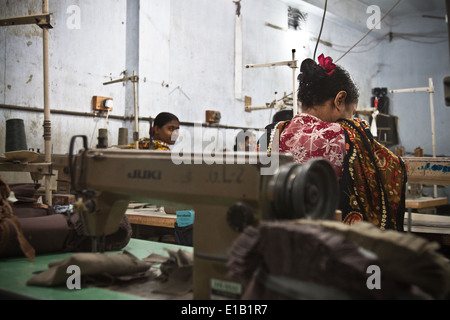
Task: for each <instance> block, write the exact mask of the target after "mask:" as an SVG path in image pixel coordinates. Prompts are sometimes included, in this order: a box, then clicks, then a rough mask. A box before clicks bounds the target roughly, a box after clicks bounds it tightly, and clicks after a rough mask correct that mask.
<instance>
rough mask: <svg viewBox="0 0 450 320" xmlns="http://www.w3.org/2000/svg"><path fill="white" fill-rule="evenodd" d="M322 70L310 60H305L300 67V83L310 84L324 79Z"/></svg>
mask: <svg viewBox="0 0 450 320" xmlns="http://www.w3.org/2000/svg"><path fill="white" fill-rule="evenodd" d="M324 76H325V72H324V70H323V69H322V68H321V67H320V66H319V65H318V64H317V63H316V62H315V61H314V60H312V59H309V58H308V59H305V60H303V62H302V65H301V66H300V75H299V76H298V80H299V81H300V83H305V84H307V83H312V82H316V81H318V80H320V79H322V78H324Z"/></svg>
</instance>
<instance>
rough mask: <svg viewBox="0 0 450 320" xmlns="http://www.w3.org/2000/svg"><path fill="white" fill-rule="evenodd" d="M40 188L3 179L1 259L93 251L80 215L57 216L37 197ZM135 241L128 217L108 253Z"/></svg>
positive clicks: (108, 241) (111, 240) (108, 245)
mask: <svg viewBox="0 0 450 320" xmlns="http://www.w3.org/2000/svg"><path fill="white" fill-rule="evenodd" d="M38 188H39V185H35V184H14V185H8V184H6V183H5V182H4V181H3V180H2V178H1V177H0V190H1V195H0V201H1V209H0V258H2V257H14V256H22V255H24V254H25V256H27V257H28V258H29V260H30V261H33V259H34V256H35V254H46V253H60V252H82V251H83V252H90V251H92V241H91V239H90V238H89V237H87V236H86V235H85V234H84V231H83V225H82V222H81V219H80V216H79V214H78V213H76V212H72V211H64V212H63V213H57V212H55V210H53V208H52V207H49V206H48V205H46V204H42V203H39V202H38V201H37V198H36V197H35V194H36V191H37V189H38ZM130 238H131V226H130V223H129V221H128V219H127V218H126V216H124V218H123V220H122V222H121V224H120V226H119V229H118V231H117V232H115V233H114V234H111V235H108V236H106V237H105V250H106V251H112V250H120V249H122V248H124V247H125V246H126V245H127V244H128V242H129V241H130Z"/></svg>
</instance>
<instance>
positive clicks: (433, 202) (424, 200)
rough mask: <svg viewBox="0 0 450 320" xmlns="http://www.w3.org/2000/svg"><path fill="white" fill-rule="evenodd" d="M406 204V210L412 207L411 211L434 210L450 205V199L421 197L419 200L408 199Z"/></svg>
mask: <svg viewBox="0 0 450 320" xmlns="http://www.w3.org/2000/svg"><path fill="white" fill-rule="evenodd" d="M405 204H406V208H409V207H411V209H423V208H432V207H439V206H443V205H446V204H448V199H447V198H446V197H440V198H432V197H421V198H417V199H406V201H405Z"/></svg>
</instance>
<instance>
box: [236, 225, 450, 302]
mask: <svg viewBox="0 0 450 320" xmlns="http://www.w3.org/2000/svg"><path fill="white" fill-rule="evenodd" d="M438 247H439V246H438V244H437V243H433V242H429V241H427V240H425V239H422V238H420V237H417V236H414V235H412V234H408V233H403V232H398V231H392V230H387V231H382V230H380V229H379V228H377V227H376V226H374V225H373V224H371V223H368V222H358V223H356V224H354V225H352V226H349V225H346V224H343V223H341V222H334V221H320V222H319V221H311V220H298V221H295V222H288V221H285V222H263V223H261V224H260V225H259V226H258V227H257V228H256V227H248V228H247V229H246V230H245V231H244V232H243V233H242V234H241V235H240V237H238V238H237V240H236V241H235V243H234V244H233V246H232V249H231V252H230V259H229V261H228V267H229V270H230V276H231V277H232V278H233V279H235V280H236V281H239V282H241V283H242V284H243V285H244V287H245V288H246V290H245V293H244V296H243V298H244V299H270V300H273V299H389V300H393V299H448V298H450V263H449V261H448V259H446V258H445V257H444V256H442V255H440V254H439V253H438V252H437V249H438Z"/></svg>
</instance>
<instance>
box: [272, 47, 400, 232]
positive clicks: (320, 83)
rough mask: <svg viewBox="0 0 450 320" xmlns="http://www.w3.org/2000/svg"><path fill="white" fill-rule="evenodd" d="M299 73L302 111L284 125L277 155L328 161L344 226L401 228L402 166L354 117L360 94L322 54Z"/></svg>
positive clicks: (347, 78)
mask: <svg viewBox="0 0 450 320" xmlns="http://www.w3.org/2000/svg"><path fill="white" fill-rule="evenodd" d="M300 72H301V73H300V75H299V81H300V87H299V92H298V98H299V101H300V102H301V103H302V112H301V113H299V114H298V115H296V116H295V117H294V118H293V119H292V121H290V123H289V124H288V125H286V123H285V124H283V128H284V130H283V132H282V133H281V135H280V142H279V150H280V152H284V153H290V154H292V155H293V157H294V159H295V161H296V162H298V163H305V162H306V161H308V160H309V159H312V158H325V159H327V160H329V161H330V163H331V164H332V166H333V168H334V170H335V172H336V175H337V177H338V178H339V183H340V200H339V209H340V210H341V211H342V214H343V220H344V222H345V223H348V224H352V223H355V222H357V221H369V222H371V223H373V224H375V225H376V226H378V227H379V228H380V229H383V230H384V229H394V230H403V219H404V212H405V185H406V168H405V165H404V163H403V161H402V159H401V158H399V157H397V156H396V155H394V154H393V153H392V152H391V151H389V150H388V149H387V148H386V147H384V146H383V145H381V144H379V143H378V142H377V141H375V140H374V139H373V137H372V135H371V134H370V131H369V129H368V125H367V123H365V122H364V121H361V120H359V119H352V116H353V113H354V112H355V110H356V106H357V104H358V99H359V92H358V89H357V87H356V86H355V84H354V83H353V81H352V79H351V77H350V75H349V74H348V72H347V71H346V70H344V69H343V68H341V67H339V66H336V65H335V64H333V61H332V59H331V58H330V57H327V58H325V57H324V56H323V55H321V56H320V57H319V64H317V63H316V62H315V61H313V60H311V59H306V60H305V61H303V63H302V65H301V70H300Z"/></svg>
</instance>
